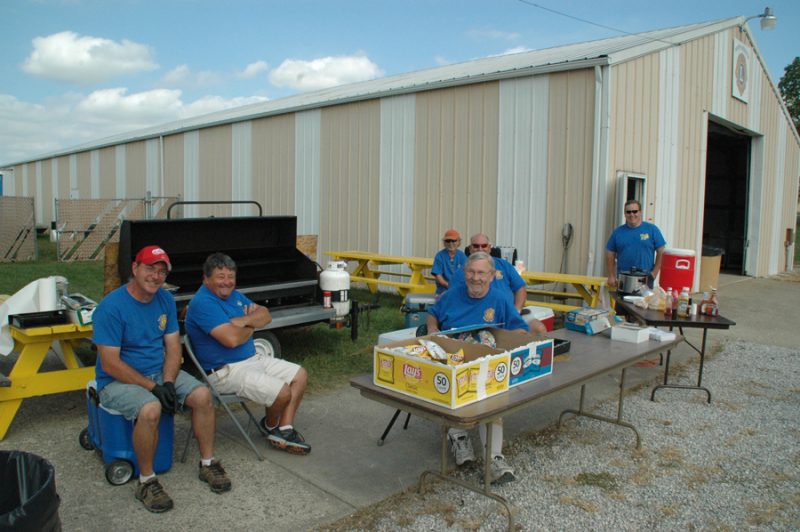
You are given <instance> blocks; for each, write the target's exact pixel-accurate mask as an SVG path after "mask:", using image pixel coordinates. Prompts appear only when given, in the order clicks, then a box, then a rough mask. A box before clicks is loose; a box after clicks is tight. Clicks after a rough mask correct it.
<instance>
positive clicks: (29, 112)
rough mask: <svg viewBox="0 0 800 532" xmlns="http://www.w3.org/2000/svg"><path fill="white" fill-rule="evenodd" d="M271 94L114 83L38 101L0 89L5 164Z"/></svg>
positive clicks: (0, 152) (0, 158) (0, 154)
mask: <svg viewBox="0 0 800 532" xmlns="http://www.w3.org/2000/svg"><path fill="white" fill-rule="evenodd" d="M266 99H267V98H264V97H259V96H254V97H247V98H222V97H219V96H205V97H203V98H200V99H198V100H194V101H191V102H185V101H183V99H182V92H181V91H180V90H168V89H156V90H151V91H144V92H138V93H132V94H128V93H127V89H124V88H115V89H104V90H98V91H94V92H92V93H91V94H89V95H81V94H76V93H70V94H64V95H61V96H59V97H54V98H49V99H47V100H46V101H44V102H42V103H36V104H34V103H28V102H24V101H21V100H19V99H17V98H15V97H14V96H11V95H8V94H0V123H2V124H3V127H2V128H0V164H4V163H5V164H8V163H12V162H17V161H21V160H25V159H28V158H31V157H35V156H37V155H42V154H45V153H50V152H54V151H59V150H62V149H66V148H69V147H70V146H76V145H78V144H83V143H86V142H90V141H93V140H99V139H102V138H104V137H108V136H111V135H116V134H120V133H125V132H133V131H135V130H137V129H141V128H145V127H151V126H155V125H159V124H163V123H166V122H171V121H175V120H180V119H184V118H189V117H192V116H198V115H201V114H206V113H211V112H214V111H221V110H223V109H230V108H232V107H240V106H243V105H247V104H251V103H256V102H260V101H266Z"/></svg>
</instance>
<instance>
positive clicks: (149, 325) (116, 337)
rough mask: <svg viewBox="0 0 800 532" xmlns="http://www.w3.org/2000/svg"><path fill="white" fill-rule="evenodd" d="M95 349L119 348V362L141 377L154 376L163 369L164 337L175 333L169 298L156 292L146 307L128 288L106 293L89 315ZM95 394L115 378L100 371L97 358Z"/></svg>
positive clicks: (99, 363) (174, 317)
mask: <svg viewBox="0 0 800 532" xmlns="http://www.w3.org/2000/svg"><path fill="white" fill-rule="evenodd" d="M92 327H93V329H94V330H93V336H92V341H93V342H94V343H95V344H96V345H107V346H111V347H119V349H120V359H122V361H123V362H125V363H126V364H128V365H129V366H131V367H132V368H133V369H135V370H136V371H138V372H139V373H141V374H142V375H145V376H147V375H155V374H158V373H160V372H161V371H162V369H163V367H164V335H166V334H170V333H174V332H177V331H178V316H177V312H176V310H175V299H174V298H173V297H172V294H170V293H169V292H167V291H166V290H164V289H163V288H159V289H158V291H157V292H156V293H155V295H154V296H153V299H152V301H150V302H149V303H142V302H141V301H138V300H136V299H135V298H134V297H133V296H132V295H131V294H130V293H129V292H128V286H127V285H122V286H120V287H119V288H117V289H116V290H114V291H112V292H111V293H109V294H108V295H107V296H106V297H104V298H103V300H102V301H101V302H100V304H99V305H98V306H97V308H96V309H95V311H94V313H93V314H92ZM95 375H96V378H97V391H100V390H102V389H103V388H104V387H105V386H106V385H107V384H108V383H109V382H111V381H113V380H114V378H113V377H112V376H111V375H109V374H108V373H106V372H105V371H103V366H102V364H101V360H100V357H97V363H96V364H95Z"/></svg>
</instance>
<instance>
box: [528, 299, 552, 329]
mask: <svg viewBox="0 0 800 532" xmlns="http://www.w3.org/2000/svg"><path fill="white" fill-rule="evenodd" d="M523 310H527V311H528V312H526V313H525V314H523V315H522V319H523V320H525V323H530V322H531V321H532V320H534V319H537V320H539V321H541V322H542V323H543V324H544V326H545V328H546V329H547V330H548V331H552V330H553V326H554V325H555V323H554V322H555V314H554V313H553V309H551V308H548V307H537V306H534V305H529V306H527V307H525V308H524V309H523Z"/></svg>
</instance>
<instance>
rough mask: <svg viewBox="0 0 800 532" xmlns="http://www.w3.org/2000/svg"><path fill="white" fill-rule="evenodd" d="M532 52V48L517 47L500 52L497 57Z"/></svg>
mask: <svg viewBox="0 0 800 532" xmlns="http://www.w3.org/2000/svg"><path fill="white" fill-rule="evenodd" d="M531 50H532V48H528V47H527V46H515V47H514V48H509V49H508V50H505V51H503V52H500V53H499V54H497V55H508V54H519V53H522V52H530V51H531ZM492 57H496V56H492Z"/></svg>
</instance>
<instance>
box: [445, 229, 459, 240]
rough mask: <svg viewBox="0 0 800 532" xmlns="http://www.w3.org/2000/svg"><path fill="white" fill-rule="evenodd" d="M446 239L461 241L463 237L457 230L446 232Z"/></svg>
mask: <svg viewBox="0 0 800 532" xmlns="http://www.w3.org/2000/svg"><path fill="white" fill-rule="evenodd" d="M444 239H445V240H448V239H452V240H461V235H460V234H458V231H456V230H455V229H448V230H447V231H445V232H444Z"/></svg>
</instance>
